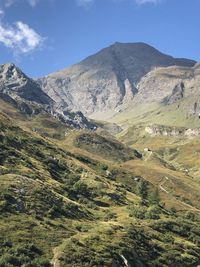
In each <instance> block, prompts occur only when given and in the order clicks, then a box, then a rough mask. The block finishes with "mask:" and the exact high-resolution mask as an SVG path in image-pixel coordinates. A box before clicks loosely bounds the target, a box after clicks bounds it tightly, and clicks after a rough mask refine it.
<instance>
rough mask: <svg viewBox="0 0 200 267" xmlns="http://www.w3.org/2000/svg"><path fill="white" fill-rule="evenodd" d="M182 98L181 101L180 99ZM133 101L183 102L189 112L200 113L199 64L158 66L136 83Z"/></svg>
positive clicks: (170, 103)
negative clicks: (135, 94)
mask: <svg viewBox="0 0 200 267" xmlns="http://www.w3.org/2000/svg"><path fill="white" fill-rule="evenodd" d="M181 100H182V101H181ZM134 102H135V103H143V104H144V103H151V102H160V103H162V104H163V105H172V104H175V103H180V104H184V105H185V108H186V110H187V111H188V113H189V114H193V115H198V114H199V113H200V64H199V63H197V64H196V65H195V66H193V67H178V66H174V67H168V68H159V69H155V70H153V71H151V72H149V73H148V74H147V75H146V76H145V77H143V78H142V79H141V81H140V82H139V84H138V94H137V96H136V97H135V99H134Z"/></svg>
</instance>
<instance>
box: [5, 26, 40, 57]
mask: <svg viewBox="0 0 200 267" xmlns="http://www.w3.org/2000/svg"><path fill="white" fill-rule="evenodd" d="M43 40H44V38H42V37H41V36H40V35H39V34H38V33H37V32H36V31H35V30H33V29H31V28H30V27H29V26H28V25H27V24H25V23H23V22H21V21H18V22H16V23H15V25H14V26H10V25H3V24H2V23H1V24H0V42H1V43H2V44H3V45H4V46H6V47H8V48H11V49H12V50H13V52H14V53H15V54H19V53H28V52H31V51H33V50H35V49H36V48H38V47H40V46H41V44H42V42H43Z"/></svg>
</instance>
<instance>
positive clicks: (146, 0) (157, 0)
mask: <svg viewBox="0 0 200 267" xmlns="http://www.w3.org/2000/svg"><path fill="white" fill-rule="evenodd" d="M135 2H136V4H137V5H143V4H148V3H150V4H158V3H160V2H161V0H135Z"/></svg>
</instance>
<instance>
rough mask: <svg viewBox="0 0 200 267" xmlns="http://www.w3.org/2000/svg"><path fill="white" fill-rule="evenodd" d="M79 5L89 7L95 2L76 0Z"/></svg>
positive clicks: (91, 0) (92, 0)
mask: <svg viewBox="0 0 200 267" xmlns="http://www.w3.org/2000/svg"><path fill="white" fill-rule="evenodd" d="M76 3H77V5H78V6H81V7H89V6H91V5H92V4H93V3H94V0H76Z"/></svg>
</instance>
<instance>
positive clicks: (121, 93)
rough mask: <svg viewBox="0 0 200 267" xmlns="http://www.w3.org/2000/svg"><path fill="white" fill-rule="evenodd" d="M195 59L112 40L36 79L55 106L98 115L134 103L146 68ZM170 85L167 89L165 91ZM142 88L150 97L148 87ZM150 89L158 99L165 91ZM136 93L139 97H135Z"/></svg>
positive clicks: (184, 64)
mask: <svg viewBox="0 0 200 267" xmlns="http://www.w3.org/2000/svg"><path fill="white" fill-rule="evenodd" d="M195 63H196V62H195V61H193V60H189V59H177V58H173V57H171V56H168V55H165V54H163V53H161V52H159V51H158V50H156V49H155V48H153V47H151V46H149V45H147V44H145V43H127V44H123V43H115V44H113V45H111V46H110V47H107V48H105V49H103V50H101V51H100V52H98V53H97V54H95V55H92V56H90V57H88V58H86V59H85V60H83V61H81V62H80V63H79V64H76V65H73V66H72V67H69V68H67V69H64V70H62V71H58V72H56V73H52V74H50V75H48V76H46V77H44V78H41V79H39V80H38V82H39V83H40V85H41V86H42V88H43V90H44V91H45V93H47V94H48V95H49V96H50V97H51V98H52V99H53V100H54V101H55V102H56V103H58V104H59V106H61V107H63V108H67V109H69V110H80V111H81V112H83V114H85V115H87V116H90V117H92V118H96V119H99V118H101V116H102V114H104V115H103V117H110V116H112V115H114V114H116V113H117V112H119V111H120V110H121V109H124V108H125V107H130V106H132V105H135V101H134V99H139V98H140V99H141V94H142V93H143V91H144V90H143V89H141V87H142V85H141V79H142V78H144V77H145V75H147V73H149V72H150V71H155V69H157V68H160V67H171V66H179V67H187V68H190V67H193V66H194V64H195ZM154 73H155V72H154ZM172 78H173V77H172ZM155 79H156V78H155ZM178 79H179V80H180V79H181V77H180V78H178ZM173 89H174V88H170V89H168V92H169V91H170V90H173ZM145 90H146V91H148V96H149V95H150V98H152V97H151V94H152V92H151V90H152V88H146V89H145ZM153 90H154V91H153V94H154V96H155V98H156V96H158V98H159V100H160V96H161V95H164V96H165V95H166V94H165V93H163V92H159V91H158V92H157V94H156V95H155V88H154V89H153ZM161 90H162V89H161ZM164 90H165V89H164ZM170 93H171V92H170ZM145 94H146V92H145ZM137 95H140V97H139V98H137ZM145 97H146V96H145V95H144V98H145ZM102 119H103V118H102Z"/></svg>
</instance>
